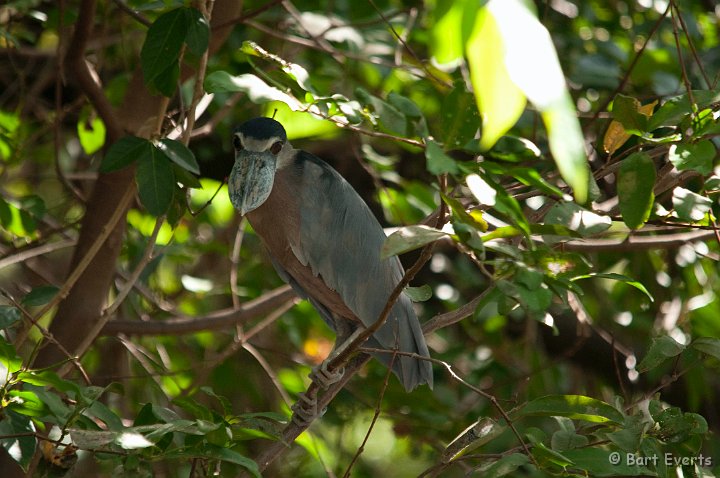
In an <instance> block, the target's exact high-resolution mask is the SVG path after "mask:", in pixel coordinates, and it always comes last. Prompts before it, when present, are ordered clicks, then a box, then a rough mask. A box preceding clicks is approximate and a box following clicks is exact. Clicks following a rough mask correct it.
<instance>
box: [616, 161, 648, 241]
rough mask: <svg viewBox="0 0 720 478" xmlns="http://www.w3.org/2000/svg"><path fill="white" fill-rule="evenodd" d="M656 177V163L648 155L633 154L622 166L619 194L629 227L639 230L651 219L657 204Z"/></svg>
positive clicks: (621, 210)
mask: <svg viewBox="0 0 720 478" xmlns="http://www.w3.org/2000/svg"><path fill="white" fill-rule="evenodd" d="M655 176H656V173H655V163H653V160H652V158H650V156H648V154H647V153H633V154H631V155H630V156H628V157H627V158H625V159H624V160H623V162H622V164H621V165H620V171H619V173H618V184H617V192H618V199H619V202H620V212H621V213H622V218H623V222H624V223H625V224H626V225H627V227H629V228H631V229H637V228H639V227H640V226H642V225H643V224H645V221H647V220H648V218H649V217H650V212H651V211H652V206H653V203H654V202H655V194H654V193H653V188H654V187H655Z"/></svg>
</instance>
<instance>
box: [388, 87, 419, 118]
mask: <svg viewBox="0 0 720 478" xmlns="http://www.w3.org/2000/svg"><path fill="white" fill-rule="evenodd" d="M387 99H388V102H389V103H390V104H391V105H393V106H394V107H395V108H397V110H398V111H400V112H401V113H402V114H404V115H405V116H407V117H408V118H422V115H423V114H422V111H420V108H419V107H418V105H417V104H415V102H414V101H413V100H411V99H410V98H406V97H405V96H402V95H399V94H397V93H395V92H394V91H391V92H390V93H388V96H387Z"/></svg>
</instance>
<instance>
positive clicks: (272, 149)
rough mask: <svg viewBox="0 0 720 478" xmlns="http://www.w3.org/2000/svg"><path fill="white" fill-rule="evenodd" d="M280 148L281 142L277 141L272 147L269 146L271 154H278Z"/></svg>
mask: <svg viewBox="0 0 720 478" xmlns="http://www.w3.org/2000/svg"><path fill="white" fill-rule="evenodd" d="M282 147H283V144H282V141H278V142H276V143H275V144H273V145H272V146H270V152H271V153H272V154H278V153H279V152H280V150H281V149H282Z"/></svg>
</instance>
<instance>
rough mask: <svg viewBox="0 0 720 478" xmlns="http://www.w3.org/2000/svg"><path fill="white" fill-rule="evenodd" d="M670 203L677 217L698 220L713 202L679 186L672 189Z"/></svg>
mask: <svg viewBox="0 0 720 478" xmlns="http://www.w3.org/2000/svg"><path fill="white" fill-rule="evenodd" d="M672 203H673V207H674V208H675V212H676V213H677V215H678V217H679V218H680V219H682V220H685V221H700V220H701V219H702V218H704V217H705V214H707V213H708V211H710V208H711V207H712V204H713V202H712V200H711V199H709V198H706V197H705V196H701V195H699V194H697V193H694V192H692V191H690V190H689V189H685V188H681V187H679V186H678V187H676V188H675V189H674V190H673V196H672Z"/></svg>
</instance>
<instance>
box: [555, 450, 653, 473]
mask: <svg viewBox="0 0 720 478" xmlns="http://www.w3.org/2000/svg"><path fill="white" fill-rule="evenodd" d="M613 453H618V455H617V456H618V457H619V461H618V462H617V463H616V462H615V461H614V460H615V459H616V458H615V457H616V455H614V454H613ZM563 455H564V456H565V457H566V458H568V459H570V460H572V462H573V469H580V470H586V472H585V476H592V477H597V478H601V477H607V478H614V477H617V476H625V477H627V476H641V477H644V476H657V475H656V474H655V473H654V472H653V471H651V470H649V469H648V468H645V467H644V466H640V465H638V464H637V463H632V464H631V462H629V460H628V459H627V456H628V453H620V452H617V451H611V450H608V449H607V448H603V447H587V448H577V449H574V450H567V451H564V452H563ZM662 459H664V457H662V456H661V457H660V460H661V461H662ZM651 463H652V462H651Z"/></svg>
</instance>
